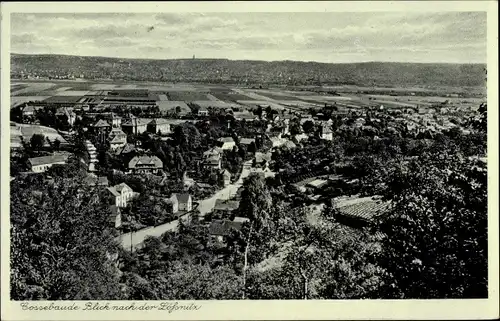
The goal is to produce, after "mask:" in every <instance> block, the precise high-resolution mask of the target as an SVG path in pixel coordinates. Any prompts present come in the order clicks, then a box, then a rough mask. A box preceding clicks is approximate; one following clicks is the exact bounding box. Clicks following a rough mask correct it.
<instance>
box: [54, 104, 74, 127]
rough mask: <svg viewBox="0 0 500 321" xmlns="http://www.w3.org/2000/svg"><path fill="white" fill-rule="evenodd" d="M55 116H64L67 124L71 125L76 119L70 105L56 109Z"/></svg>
mask: <svg viewBox="0 0 500 321" xmlns="http://www.w3.org/2000/svg"><path fill="white" fill-rule="evenodd" d="M56 116H66V117H67V120H68V124H69V125H70V126H73V125H74V124H75V121H76V114H75V113H74V112H73V108H70V107H61V108H58V109H57V111H56Z"/></svg>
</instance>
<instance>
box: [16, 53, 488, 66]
mask: <svg viewBox="0 0 500 321" xmlns="http://www.w3.org/2000/svg"><path fill="white" fill-rule="evenodd" d="M10 55H20V56H66V57H85V58H109V59H121V60H155V61H168V60H229V61H259V62H270V63H272V62H302V63H318V64H366V63H394V64H421V65H424V64H429V65H431V64H432V65H436V64H442V65H487V62H412V61H382V60H367V61H357V62H322V61H316V60H292V59H283V60H264V59H229V58H196V57H194V58H193V57H191V58H188V57H186V58H166V59H161V58H122V57H116V56H92V55H70V54H63V53H16V52H11V53H10Z"/></svg>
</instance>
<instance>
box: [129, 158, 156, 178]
mask: <svg viewBox="0 0 500 321" xmlns="http://www.w3.org/2000/svg"><path fill="white" fill-rule="evenodd" d="M128 168H129V170H130V171H131V172H132V173H142V174H144V173H153V174H157V173H158V172H159V171H160V170H161V169H162V168H163V162H162V161H161V159H159V158H158V157H157V156H135V157H134V158H132V159H131V160H130V162H129V163H128Z"/></svg>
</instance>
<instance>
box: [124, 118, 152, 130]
mask: <svg viewBox="0 0 500 321" xmlns="http://www.w3.org/2000/svg"><path fill="white" fill-rule="evenodd" d="M149 122H150V121H149V120H144V119H141V118H137V117H135V116H130V117H129V118H128V119H127V120H125V121H124V122H123V123H122V129H123V131H124V132H125V133H127V134H130V135H132V134H134V135H139V134H142V133H144V132H145V131H147V130H148V123H149Z"/></svg>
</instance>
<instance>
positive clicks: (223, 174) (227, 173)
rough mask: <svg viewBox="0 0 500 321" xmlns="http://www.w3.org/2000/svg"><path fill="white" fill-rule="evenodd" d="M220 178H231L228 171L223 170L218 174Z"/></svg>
mask: <svg viewBox="0 0 500 321" xmlns="http://www.w3.org/2000/svg"><path fill="white" fill-rule="evenodd" d="M220 174H221V175H222V176H224V177H228V178H231V173H229V171H228V170H227V169H224V170H223V171H221V173H220Z"/></svg>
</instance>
